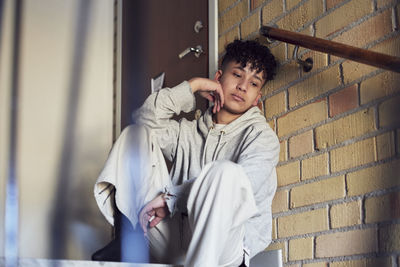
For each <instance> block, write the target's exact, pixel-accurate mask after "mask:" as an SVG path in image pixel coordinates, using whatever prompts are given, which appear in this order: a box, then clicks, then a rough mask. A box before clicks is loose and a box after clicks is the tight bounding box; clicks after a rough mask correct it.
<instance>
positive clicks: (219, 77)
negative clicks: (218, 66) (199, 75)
mask: <svg viewBox="0 0 400 267" xmlns="http://www.w3.org/2000/svg"><path fill="white" fill-rule="evenodd" d="M221 77H222V70H217V72H216V73H215V76H214V81H216V82H219V80H220V79H221Z"/></svg>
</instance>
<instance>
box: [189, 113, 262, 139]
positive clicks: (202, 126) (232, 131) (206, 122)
mask: <svg viewBox="0 0 400 267" xmlns="http://www.w3.org/2000/svg"><path fill="white" fill-rule="evenodd" d="M212 115H213V114H212V107H211V108H209V109H207V111H206V112H205V113H204V115H203V116H202V117H200V119H199V120H198V122H197V123H198V129H199V130H200V133H201V134H202V135H203V137H204V138H206V137H207V135H209V134H210V135H219V132H210V130H211V129H212V128H213V126H214V122H213V120H212ZM259 123H261V124H262V125H264V127H265V124H266V120H265V118H264V116H263V115H262V114H261V111H260V109H259V108H258V107H252V108H250V109H249V110H247V111H246V112H245V113H243V114H242V115H241V116H240V117H239V118H237V119H235V120H234V121H232V122H231V123H229V124H227V125H226V126H225V127H224V135H225V137H227V138H229V137H231V136H234V135H236V134H238V133H240V132H241V131H242V130H243V129H244V128H247V127H248V126H250V125H255V124H259ZM267 125H268V124H267Z"/></svg>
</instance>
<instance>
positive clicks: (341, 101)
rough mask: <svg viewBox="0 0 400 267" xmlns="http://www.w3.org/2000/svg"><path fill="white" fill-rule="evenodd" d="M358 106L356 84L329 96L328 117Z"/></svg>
mask: <svg viewBox="0 0 400 267" xmlns="http://www.w3.org/2000/svg"><path fill="white" fill-rule="evenodd" d="M357 106H358V91H357V84H355V85H353V86H350V87H347V88H345V89H343V90H341V91H339V92H337V93H335V94H332V95H331V96H329V116H330V117H334V116H336V115H338V114H340V113H343V112H345V111H348V110H351V109H353V108H356V107H357Z"/></svg>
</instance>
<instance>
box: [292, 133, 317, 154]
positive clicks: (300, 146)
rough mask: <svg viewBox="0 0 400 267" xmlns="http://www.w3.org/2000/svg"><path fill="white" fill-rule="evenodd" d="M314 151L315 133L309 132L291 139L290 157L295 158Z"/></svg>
mask: <svg viewBox="0 0 400 267" xmlns="http://www.w3.org/2000/svg"><path fill="white" fill-rule="evenodd" d="M312 151H313V131H312V130H311V131H308V132H305V133H302V134H299V135H296V136H293V137H291V138H290V139H289V155H290V157H291V158H295V157H298V156H301V155H304V154H307V153H310V152H312Z"/></svg>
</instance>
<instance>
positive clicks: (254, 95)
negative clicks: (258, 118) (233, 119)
mask: <svg viewBox="0 0 400 267" xmlns="http://www.w3.org/2000/svg"><path fill="white" fill-rule="evenodd" d="M215 80H217V81H219V82H220V84H221V87H222V91H223V92H224V98H225V103H224V106H223V109H225V110H226V111H228V112H229V113H232V114H236V115H239V114H243V113H245V112H246V111H247V110H248V109H250V108H251V107H253V106H256V105H257V102H258V100H259V99H260V97H261V91H260V90H261V87H262V86H263V84H264V82H265V80H264V79H263V72H259V73H257V71H256V70H251V69H250V64H247V65H246V66H245V67H244V68H243V67H242V66H241V64H239V63H237V62H235V61H232V62H230V63H228V65H227V66H226V68H225V70H224V71H222V70H219V71H218V72H217V73H216V74H215Z"/></svg>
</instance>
